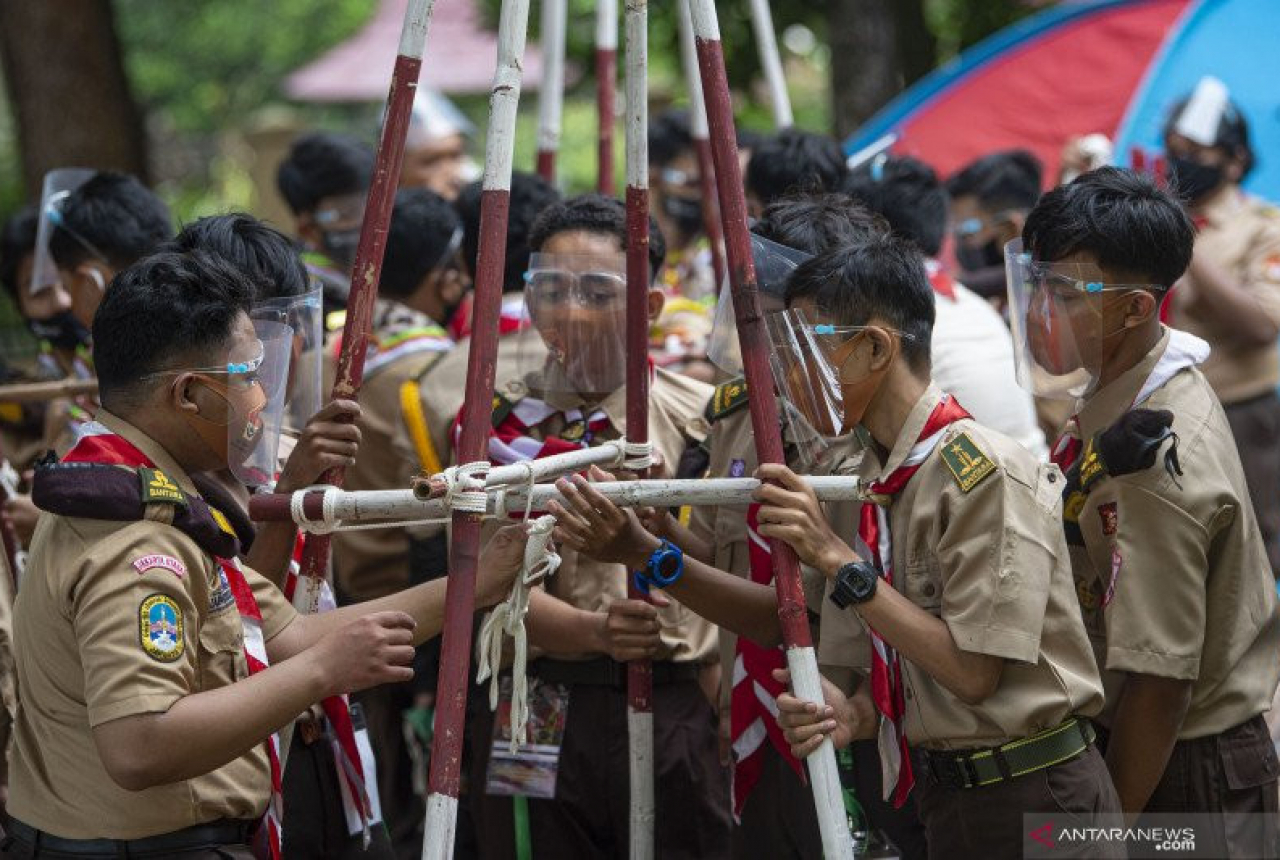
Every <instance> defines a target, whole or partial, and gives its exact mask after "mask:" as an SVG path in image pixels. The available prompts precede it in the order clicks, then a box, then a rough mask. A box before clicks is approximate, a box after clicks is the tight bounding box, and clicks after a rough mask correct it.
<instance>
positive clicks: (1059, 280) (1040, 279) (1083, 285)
mask: <svg viewBox="0 0 1280 860" xmlns="http://www.w3.org/2000/svg"><path fill="white" fill-rule="evenodd" d="M1020 262H1021V264H1022V267H1023V271H1024V273H1025V275H1026V278H1027V281H1028V284H1029V286H1030V287H1032V288H1033V289H1036V290H1044V291H1047V292H1050V293H1052V294H1054V295H1056V296H1061V297H1063V298H1075V297H1079V296H1084V295H1097V294H1098V293H1118V292H1129V291H1132V290H1148V291H1157V292H1163V291H1164V289H1165V287H1163V286H1161V285H1159V284H1131V283H1118V282H1114V281H1102V280H1098V279H1096V278H1090V277H1086V276H1085V275H1084V274H1083V273H1082V272H1081V270H1080V267H1079V265H1078V264H1075V263H1043V262H1037V261H1035V260H1032V259H1031V258H1030V256H1029V255H1027V254H1023V255H1022V260H1021V261H1020Z"/></svg>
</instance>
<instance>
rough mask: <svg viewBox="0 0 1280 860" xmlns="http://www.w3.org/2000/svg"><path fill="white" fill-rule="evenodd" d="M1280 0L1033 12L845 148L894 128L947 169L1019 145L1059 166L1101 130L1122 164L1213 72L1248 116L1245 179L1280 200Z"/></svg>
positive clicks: (894, 106)
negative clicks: (1079, 139)
mask: <svg viewBox="0 0 1280 860" xmlns="http://www.w3.org/2000/svg"><path fill="white" fill-rule="evenodd" d="M1277 37H1280V0H1090V2H1070V3H1062V4H1060V5H1058V6H1055V7H1053V8H1051V9H1048V10H1046V11H1044V12H1040V13H1038V14H1036V15H1032V16H1030V17H1028V18H1025V19H1023V20H1022V21H1020V22H1018V23H1017V24H1014V25H1013V26H1011V27H1008V28H1006V29H1004V30H1002V31H1000V32H999V33H996V34H995V35H993V36H991V37H990V38H988V39H986V40H985V41H983V42H981V43H979V44H977V45H975V46H974V47H972V48H970V49H969V50H967V51H965V52H964V53H962V54H961V55H960V56H959V57H957V58H956V59H955V60H953V61H952V62H950V63H948V64H947V65H945V66H942V67H941V68H939V69H937V70H936V71H934V72H933V73H932V74H930V75H928V76H927V77H925V78H923V79H922V80H920V81H919V82H918V83H916V84H915V85H914V86H912V87H911V88H910V89H908V90H907V91H905V92H904V93H902V95H900V96H899V97H898V98H896V99H895V100H894V101H892V102H891V103H890V104H889V105H887V106H886V107H885V108H884V109H883V110H881V111H880V112H879V113H878V114H876V115H875V116H874V117H872V118H871V119H870V120H869V121H868V122H867V123H866V124H865V125H864V126H863V127H862V128H860V129H859V130H858V132H857V134H855V135H854V136H853V137H851V138H850V139H849V140H848V141H847V142H846V144H845V149H846V151H847V152H849V153H851V154H852V153H855V152H858V151H859V150H861V149H863V148H864V147H866V146H870V145H871V144H873V143H874V142H875V141H877V140H880V139H882V138H883V137H884V136H885V135H887V134H894V135H897V141H896V142H895V144H894V146H893V151H894V152H896V153H899V154H906V155H914V156H915V157H917V158H920V159H922V160H923V161H926V162H928V163H929V164H932V165H933V166H934V167H935V168H936V169H937V170H938V171H939V172H940V173H942V174H943V175H946V174H950V173H951V172H953V171H954V170H956V169H957V168H959V167H962V166H963V165H965V164H967V163H968V162H970V161H972V160H973V159H975V158H977V157H979V156H981V155H984V154H986V153H989V152H993V151H995V150H999V149H1009V148H1013V147H1024V148H1026V149H1030V150H1031V151H1032V152H1034V153H1035V154H1036V155H1038V156H1039V157H1040V158H1041V159H1042V160H1043V161H1044V163H1045V176H1046V181H1047V182H1048V181H1052V178H1053V177H1054V176H1056V175H1057V169H1058V157H1059V153H1060V152H1061V149H1062V145H1063V144H1064V143H1065V142H1066V140H1067V139H1068V138H1070V137H1072V136H1074V135H1081V134H1089V133H1092V132H1101V133H1103V134H1106V135H1107V136H1108V137H1110V138H1112V139H1113V140H1114V141H1115V142H1116V158H1117V160H1118V161H1120V162H1127V161H1128V156H1129V152H1130V151H1131V149H1132V147H1134V146H1140V147H1145V148H1148V149H1156V148H1159V146H1160V139H1161V131H1162V129H1163V126H1164V120H1165V117H1166V115H1167V114H1168V111H1169V108H1170V106H1171V105H1172V103H1173V102H1174V101H1175V100H1176V99H1177V98H1179V97H1180V96H1183V95H1186V94H1188V93H1190V92H1191V90H1192V88H1194V86H1195V84H1196V82H1197V81H1198V80H1199V79H1200V78H1201V77H1202V76H1204V75H1209V74H1211V75H1214V76H1215V77H1217V78H1219V79H1221V80H1222V81H1223V82H1225V83H1226V85H1227V87H1228V88H1229V89H1230V91H1231V95H1232V98H1234V99H1235V100H1236V102H1237V103H1239V104H1240V106H1241V108H1242V109H1243V111H1244V113H1245V116H1246V118H1247V119H1248V120H1249V123H1250V137H1251V140H1252V143H1253V149H1254V153H1255V154H1256V155H1257V162H1258V163H1257V167H1256V168H1255V169H1254V171H1253V173H1252V174H1251V175H1250V176H1249V178H1248V180H1247V181H1246V183H1245V184H1246V187H1248V188H1249V189H1250V190H1252V191H1253V192H1254V193H1257V194H1259V195H1261V196H1263V197H1267V198H1269V199H1272V200H1280V84H1277V81H1280V46H1278V45H1277Z"/></svg>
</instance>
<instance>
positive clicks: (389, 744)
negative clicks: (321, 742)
mask: <svg viewBox="0 0 1280 860" xmlns="http://www.w3.org/2000/svg"><path fill="white" fill-rule="evenodd" d="M351 700H352V701H353V702H358V703H359V704H360V707H361V708H363V709H364V718H365V724H366V725H367V726H368V729H369V743H370V744H371V745H372V746H373V758H374V761H375V762H376V763H377V766H378V795H379V799H380V800H381V801H382V818H383V820H384V821H385V822H386V827H387V832H388V833H389V834H390V838H391V847H392V849H393V850H394V852H395V856H396V857H399V858H401V860H418V858H420V857H421V856H422V822H423V819H424V818H425V817H426V805H425V803H424V802H423V799H422V798H420V797H418V796H417V795H415V794H414V793H413V770H412V768H413V765H412V762H411V761H410V759H409V749H408V746H407V745H406V744H405V740H404V728H403V716H402V714H403V713H404V711H405V710H406V709H407V708H409V706H410V705H411V704H412V703H413V694H412V691H411V689H410V688H409V686H408V685H406V684H383V685H382V686H381V687H373V688H372V689H369V690H365V691H363V692H360V693H356V694H354V695H353V696H352V697H351ZM285 826H286V827H287V826H288V825H287V824H286V825H285Z"/></svg>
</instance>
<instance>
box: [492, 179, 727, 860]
mask: <svg viewBox="0 0 1280 860" xmlns="http://www.w3.org/2000/svg"><path fill="white" fill-rule="evenodd" d="M650 231H651V239H650V249H649V256H650V271H651V272H657V271H658V269H659V268H660V266H661V263H662V259H663V255H664V246H663V240H662V235H661V233H660V232H659V231H658V230H657V227H656V226H654V225H651V226H650ZM530 247H531V248H532V249H533V250H534V252H535V254H534V258H533V259H532V261H531V270H530V277H529V280H528V286H527V287H526V297H527V302H528V306H529V310H530V316H531V318H532V322H533V326H534V328H535V330H536V331H537V332H538V334H539V335H540V336H541V337H542V339H543V340H545V341H546V343H547V347H548V349H549V350H550V355H549V357H546V358H539V359H538V363H537V365H536V366H533V367H530V366H529V365H528V364H526V368H527V370H526V372H525V373H524V374H523V375H522V376H521V377H520V378H519V379H515V380H508V381H506V382H505V383H500V384H499V387H498V397H497V398H496V406H495V411H494V416H493V417H494V430H493V434H492V436H491V437H490V452H489V453H490V459H491V460H492V461H494V462H514V461H516V460H519V459H533V458H536V457H539V456H544V455H545V454H547V453H552V452H554V451H559V450H569V449H572V448H575V447H586V446H590V445H593V444H599V443H600V442H604V441H608V440H613V439H620V438H624V437H625V434H626V423H625V417H626V404H625V388H624V383H625V376H624V373H623V371H624V368H625V364H624V361H623V355H624V353H623V342H624V335H625V317H626V314H625V296H626V283H625V274H624V272H625V266H624V262H625V258H624V252H625V247H626V210H625V208H624V207H623V205H622V203H621V202H620V201H618V200H615V199H613V198H608V197H603V196H601V195H598V194H588V195H583V196H581V197H577V198H573V199H570V200H566V201H564V202H563V203H559V204H556V205H554V206H551V207H549V208H547V209H546V210H544V211H543V213H542V214H541V215H540V216H539V217H538V219H537V221H536V222H535V224H534V227H533V231H532V234H531V236H530ZM662 301H663V298H662V292H661V291H660V290H657V289H651V290H650V292H649V314H650V319H651V320H652V319H654V318H656V317H657V315H658V313H659V312H660V311H661V309H662ZM710 394H711V389H710V387H709V386H707V385H703V384H701V383H698V382H694V381H692V380H689V379H685V378H682V377H679V376H676V375H674V374H670V373H667V372H665V371H663V370H661V369H656V370H655V371H654V374H653V379H652V388H651V389H650V404H649V428H648V430H649V439H650V440H651V441H652V442H653V447H654V453H655V457H656V458H660V459H661V461H662V462H664V463H668V464H670V463H675V462H676V461H677V460H678V459H679V457H680V453H681V452H682V451H683V450H684V448H685V446H686V444H687V439H686V437H685V436H684V433H683V428H685V427H686V426H687V425H688V423H689V422H690V421H691V419H692V418H693V417H694V416H696V415H698V414H700V413H701V411H702V409H703V408H704V407H705V405H706V402H707V399H708V398H709V397H710ZM561 558H562V563H561V565H560V568H559V570H558V571H557V572H556V574H555V576H553V577H551V578H550V579H549V580H548V582H547V584H546V588H545V590H543V589H539V590H535V591H534V592H533V593H532V595H531V599H530V603H529V614H528V619H527V625H528V632H529V643H530V645H531V646H532V647H534V648H536V649H538V653H540V654H541V655H542V656H540V657H539V658H538V659H535V660H533V661H532V662H531V663H530V666H529V674H530V676H531V677H536V678H538V679H540V680H541V681H542V682H544V683H549V684H563V685H565V687H567V689H568V712H567V713H568V717H567V725H566V727H565V731H564V737H563V743H562V745H561V747H560V754H559V774H558V778H557V781H556V796H555V799H554V801H552V800H536V799H531V800H530V801H529V824H530V831H531V835H532V842H533V850H534V852H535V854H537V853H544V854H548V855H551V856H556V857H565V858H570V857H582V858H590V857H601V856H616V855H620V854H623V853H625V851H626V845H627V833H628V828H629V823H628V809H629V804H628V799H627V798H628V786H627V782H626V778H625V776H624V775H625V774H626V772H627V766H628V765H627V744H626V731H625V726H626V700H627V697H626V674H627V673H626V666H625V665H624V663H625V661H626V660H629V659H632V658H636V657H650V658H652V659H653V661H654V662H653V679H654V681H653V683H654V691H653V714H654V748H655V751H656V760H655V761H654V764H653V766H654V774H655V779H656V781H657V784H658V785H659V786H661V787H660V788H659V790H658V791H657V796H656V802H657V813H656V825H655V837H656V842H657V851H658V853H659V854H660V855H661V856H663V857H674V858H680V857H688V858H695V857H696V858H716V857H726V856H727V851H728V838H729V812H728V807H727V798H728V780H727V778H726V777H727V774H726V773H725V771H724V769H723V767H722V766H721V765H720V762H719V759H718V756H717V752H716V733H715V722H714V711H713V709H712V706H711V702H710V701H709V698H708V694H705V693H704V692H703V689H702V687H701V686H700V685H699V679H700V675H701V674H702V673H703V672H704V671H705V670H706V669H707V668H708V664H712V663H714V661H715V644H716V640H715V630H714V628H713V627H712V626H711V625H710V624H708V623H707V622H705V621H703V620H702V619H700V618H698V617H696V616H695V615H693V614H692V613H690V612H688V611H687V610H686V609H684V608H683V607H681V606H679V605H678V604H676V603H675V602H674V601H663V600H661V599H660V598H658V599H657V601H656V605H650V604H649V603H646V602H644V601H639V600H629V599H627V597H626V585H627V575H628V574H627V571H626V570H624V569H623V568H621V567H619V566H617V565H612V564H601V563H598V562H595V561H593V560H591V559H589V558H588V557H586V556H584V555H582V554H580V553H578V552H575V551H573V550H562V551H561ZM471 730H472V737H473V738H474V739H475V741H476V744H477V746H480V747H483V748H484V754H483V755H480V756H477V757H476V758H477V759H478V760H479V761H478V762H477V769H476V770H475V771H473V772H474V773H475V774H476V776H475V780H476V782H475V783H473V788H472V791H473V792H475V794H476V795H477V796H475V797H473V804H474V807H475V808H476V821H477V830H478V834H477V835H478V836H479V837H480V839H481V852H482V856H493V854H494V852H496V851H497V850H498V849H497V848H496V847H494V845H492V844H491V843H492V842H493V841H494V840H495V839H502V838H503V837H504V836H505V834H508V833H510V830H511V821H512V818H511V814H512V813H511V804H510V802H509V801H508V800H507V799H506V798H496V797H487V796H479V795H481V793H482V792H483V784H484V783H483V775H484V767H485V766H486V765H487V759H488V750H487V747H488V745H487V743H485V741H484V738H486V737H487V735H486V734H484V727H483V724H482V723H481V721H480V720H475V721H473V723H472V729H471ZM620 775H623V776H620ZM477 801H478V802H477Z"/></svg>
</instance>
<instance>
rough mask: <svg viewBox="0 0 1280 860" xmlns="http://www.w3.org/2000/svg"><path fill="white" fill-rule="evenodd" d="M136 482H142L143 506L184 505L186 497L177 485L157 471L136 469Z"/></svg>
mask: <svg viewBox="0 0 1280 860" xmlns="http://www.w3.org/2000/svg"><path fill="white" fill-rule="evenodd" d="M138 480H139V481H141V482H142V503H143V504H144V505H150V504H155V503H157V502H159V503H162V504H169V505H185V504H186V503H187V497H186V495H185V494H184V493H183V492H182V490H181V489H179V488H178V485H177V484H175V483H174V482H173V481H171V480H169V476H168V475H166V474H165V473H164V472H162V471H160V470H159V469H148V468H146V467H143V468H140V469H138Z"/></svg>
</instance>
